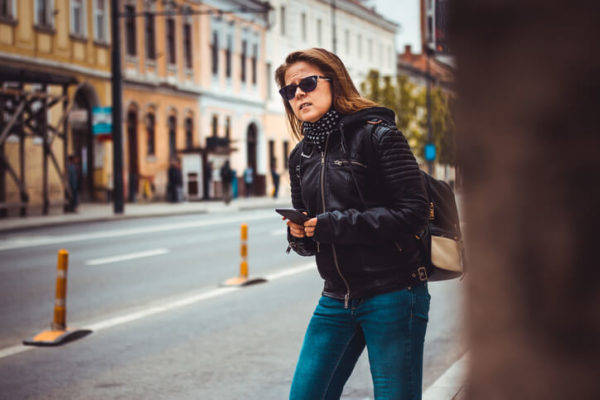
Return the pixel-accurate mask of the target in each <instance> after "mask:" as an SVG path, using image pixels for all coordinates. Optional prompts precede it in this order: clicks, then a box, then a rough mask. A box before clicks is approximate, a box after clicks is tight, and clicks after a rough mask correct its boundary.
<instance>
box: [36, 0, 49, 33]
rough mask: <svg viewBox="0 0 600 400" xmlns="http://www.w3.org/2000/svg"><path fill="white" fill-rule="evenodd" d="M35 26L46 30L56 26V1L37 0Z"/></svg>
mask: <svg viewBox="0 0 600 400" xmlns="http://www.w3.org/2000/svg"><path fill="white" fill-rule="evenodd" d="M34 4H35V10H34V11H35V24H36V25H37V26H41V27H44V28H52V27H53V26H54V12H53V9H54V1H53V0H35V3H34Z"/></svg>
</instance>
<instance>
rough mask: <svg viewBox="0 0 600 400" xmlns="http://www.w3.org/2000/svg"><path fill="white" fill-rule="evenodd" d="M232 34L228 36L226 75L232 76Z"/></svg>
mask: <svg viewBox="0 0 600 400" xmlns="http://www.w3.org/2000/svg"><path fill="white" fill-rule="evenodd" d="M232 40H233V39H232V38H231V35H228V36H227V49H225V76H226V77H228V78H231V47H232Z"/></svg>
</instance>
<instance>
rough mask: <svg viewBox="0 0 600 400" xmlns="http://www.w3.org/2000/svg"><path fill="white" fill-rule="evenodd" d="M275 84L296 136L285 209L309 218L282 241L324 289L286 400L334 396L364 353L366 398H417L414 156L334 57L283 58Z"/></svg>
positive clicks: (419, 288)
mask: <svg viewBox="0 0 600 400" xmlns="http://www.w3.org/2000/svg"><path fill="white" fill-rule="evenodd" d="M276 80H277V83H278V85H279V87H280V90H279V93H280V94H281V96H282V97H283V103H284V107H285V109H286V113H287V115H288V120H289V122H290V125H291V129H292V132H293V134H294V135H295V136H296V138H298V139H301V141H300V142H299V143H298V145H296V147H295V148H294V150H293V151H292V152H291V154H290V157H289V171H290V181H291V191H292V205H293V207H294V209H296V210H299V211H306V212H307V214H308V217H309V218H310V219H309V220H308V221H306V222H304V224H296V223H294V222H292V221H288V222H287V225H288V228H289V230H288V242H289V245H290V247H291V248H292V249H294V251H296V252H297V253H298V254H299V255H303V256H313V255H316V261H317V267H318V269H319V273H320V275H321V276H322V277H323V279H324V281H325V282H324V288H323V292H322V297H321V299H320V301H319V304H318V305H317V308H316V310H315V312H314V314H313V317H312V319H311V321H310V323H309V326H308V328H307V332H306V336H305V338H304V343H303V346H302V350H301V352H300V357H299V360H298V364H297V366H296V372H295V374H294V378H293V382H292V387H291V391H290V398H291V399H313V398H325V397H328V398H339V397H340V396H341V394H342V391H343V388H344V385H345V383H346V380H347V379H348V377H349V376H350V374H351V372H352V370H353V368H354V365H355V363H356V361H357V360H358V357H359V356H360V354H361V353H362V352H363V350H364V348H365V346H366V347H367V349H368V352H369V363H370V367H371V371H372V374H373V376H374V377H376V378H377V379H373V383H374V394H375V398H382V397H386V398H394V399H413V398H420V397H421V390H422V373H423V342H424V337H425V331H426V327H427V320H428V312H429V300H430V296H429V292H428V288H427V277H426V276H420V275H419V274H418V269H419V268H422V267H423V258H424V253H423V248H422V246H421V243H420V241H419V240H418V239H417V238H416V235H417V234H418V233H420V232H422V231H423V230H424V229H425V228H426V227H427V217H428V210H429V207H428V201H427V193H426V191H425V187H424V184H423V180H422V177H421V174H420V171H419V167H418V164H417V162H416V159H415V157H414V155H413V154H412V151H411V149H410V147H409V145H408V142H407V141H406V139H405V137H404V136H403V135H402V133H401V132H399V131H398V130H397V129H396V126H395V123H394V121H395V115H394V113H393V112H392V111H391V110H389V109H386V108H382V107H378V106H377V104H375V103H374V102H372V101H370V100H368V99H365V98H363V97H361V96H360V94H359V92H358V91H357V90H356V88H355V86H354V84H353V83H352V80H351V78H350V76H349V73H348V71H347V69H346V67H345V66H344V64H343V63H342V61H341V60H340V59H339V58H338V57H337V56H336V55H335V54H333V53H331V52H329V51H327V50H325V49H319V48H313V49H309V50H305V51H297V52H293V53H291V54H289V55H288V56H287V58H286V60H285V63H284V64H282V65H281V66H280V67H279V68H278V69H277V71H276ZM371 160H374V162H371ZM362 194H364V196H362ZM363 197H364V198H363ZM363 200H364V201H363ZM384 393H385V394H384Z"/></svg>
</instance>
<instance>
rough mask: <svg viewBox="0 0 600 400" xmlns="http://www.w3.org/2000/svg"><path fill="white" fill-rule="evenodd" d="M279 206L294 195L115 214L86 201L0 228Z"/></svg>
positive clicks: (143, 206) (140, 206)
mask: <svg viewBox="0 0 600 400" xmlns="http://www.w3.org/2000/svg"><path fill="white" fill-rule="evenodd" d="M278 207H281V208H283V207H291V201H290V198H289V197H287V196H285V197H279V198H276V199H274V198H271V197H249V198H244V197H242V198H237V199H234V200H232V201H231V203H229V204H228V205H226V204H225V203H224V202H223V201H218V200H210V201H193V202H181V203H166V202H149V203H125V206H124V212H123V214H115V213H114V211H113V204H112V203H84V204H81V205H80V206H79V208H78V211H77V213H62V212H60V211H59V210H53V211H52V212H51V213H50V214H49V215H36V216H27V217H18V216H16V217H9V218H0V232H6V231H12V230H19V229H27V228H38V227H45V226H56V225H66V224H76V223H83V222H96V221H110V220H121V219H128V218H143V217H160V216H168V215H188V214H206V213H229V212H236V211H244V210H255V209H269V208H271V209H274V208H278Z"/></svg>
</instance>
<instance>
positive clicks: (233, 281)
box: [220, 276, 267, 286]
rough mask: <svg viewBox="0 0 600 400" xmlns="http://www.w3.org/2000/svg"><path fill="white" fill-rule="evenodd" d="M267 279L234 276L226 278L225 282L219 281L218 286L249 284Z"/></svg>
mask: <svg viewBox="0 0 600 400" xmlns="http://www.w3.org/2000/svg"><path fill="white" fill-rule="evenodd" d="M266 281H267V280H266V279H265V278H252V279H248V278H246V277H245V276H236V277H234V278H230V279H227V280H226V281H225V282H221V285H220V286H249V285H254V284H257V283H264V282H266Z"/></svg>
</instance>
